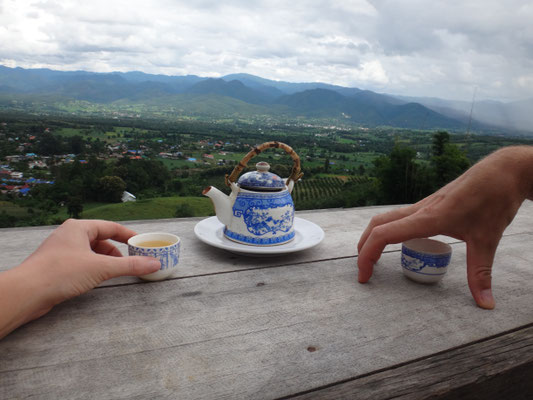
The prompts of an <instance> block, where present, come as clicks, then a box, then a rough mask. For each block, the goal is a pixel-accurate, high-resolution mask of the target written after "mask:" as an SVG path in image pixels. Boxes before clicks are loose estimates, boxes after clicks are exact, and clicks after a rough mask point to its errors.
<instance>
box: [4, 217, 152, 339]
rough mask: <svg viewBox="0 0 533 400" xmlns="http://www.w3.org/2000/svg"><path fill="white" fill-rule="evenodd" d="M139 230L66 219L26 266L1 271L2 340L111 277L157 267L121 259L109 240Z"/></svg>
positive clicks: (140, 260) (139, 260)
mask: <svg viewBox="0 0 533 400" xmlns="http://www.w3.org/2000/svg"><path fill="white" fill-rule="evenodd" d="M135 234H136V233H135V232H134V231H132V230H130V229H128V228H126V227H124V226H122V225H120V224H117V223H115V222H109V221H99V220H81V221H80V220H67V221H66V222H65V223H64V224H63V225H61V226H60V227H58V228H57V229H56V230H55V231H53V232H52V234H51V235H50V236H49V237H48V238H47V239H46V240H45V241H44V242H43V243H42V244H41V246H40V247H39V248H38V249H37V250H36V251H35V252H34V253H33V254H31V255H30V256H29V257H28V258H27V259H26V260H24V261H23V262H22V264H20V265H19V266H18V267H16V268H13V269H11V270H8V271H6V272H3V273H2V274H0V311H1V312H0V338H1V337H3V336H5V335H6V334H7V333H9V332H10V331H11V330H13V329H15V328H16V327H18V326H20V325H22V324H24V323H26V322H28V321H31V320H33V319H35V318H38V317H40V316H42V315H44V314H46V313H47V312H48V311H50V309H52V307H53V306H54V305H56V304H58V303H60V302H62V301H64V300H67V299H70V298H72V297H75V296H78V295H80V294H82V293H85V292H87V291H89V290H91V289H92V288H94V287H96V286H97V285H99V284H100V283H101V282H103V281H105V280H107V279H110V278H113V277H117V276H122V275H133V276H138V275H145V274H149V273H152V272H155V271H157V270H158V269H159V268H160V263H159V261H158V260H156V259H154V258H151V257H140V256H135V257H122V254H121V253H120V251H119V250H118V249H117V248H116V247H115V246H114V245H113V244H112V243H111V242H109V241H108V239H112V240H115V241H118V242H122V243H126V242H127V240H128V239H129V238H130V237H132V236H133V235H135Z"/></svg>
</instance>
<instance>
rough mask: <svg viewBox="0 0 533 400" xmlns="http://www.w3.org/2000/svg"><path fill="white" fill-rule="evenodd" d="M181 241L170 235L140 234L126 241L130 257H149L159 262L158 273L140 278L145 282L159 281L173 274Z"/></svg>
mask: <svg viewBox="0 0 533 400" xmlns="http://www.w3.org/2000/svg"><path fill="white" fill-rule="evenodd" d="M180 245H181V239H180V238H179V237H178V236H176V235H173V234H171V233H163V232H154V233H141V234H139V235H135V236H132V237H131V238H129V240H128V254H129V255H130V256H149V257H154V258H157V259H158V260H159V261H160V262H161V268H160V269H159V271H156V272H152V273H151V274H147V275H142V276H140V278H141V279H144V280H147V281H159V280H163V279H166V278H168V277H169V276H170V275H172V273H173V272H175V270H176V268H177V266H178V263H179V256H180Z"/></svg>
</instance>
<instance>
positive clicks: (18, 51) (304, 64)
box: [0, 0, 533, 101]
mask: <svg viewBox="0 0 533 400" xmlns="http://www.w3.org/2000/svg"><path fill="white" fill-rule="evenodd" d="M532 21H533V2H532V1H531V0H309V1H300V0H290V1H287V0H259V1H256V0H223V1H222V0H186V1H181V0H150V1H146V0H91V1H87V0H84V1H71V0H49V1H48V0H0V64H2V65H5V66H9V67H15V66H19V67H24V68H35V67H47V68H52V69H60V70H78V69H81V70H88V71H96V72H110V71H132V70H137V71H143V72H147V73H160V74H167V75H184V74H194V75H200V76H212V77H217V76H223V75H225V74H229V73H237V72H246V73H250V74H254V75H259V76H262V77H264V78H269V79H276V80H286V81H291V82H309V81H320V82H327V83H333V84H339V85H343V86H351V87H359V88H362V89H370V90H375V91H379V92H385V93H392V94H403V95H412V96H435V97H442V98H447V99H462V100H471V99H472V96H473V93H474V91H475V90H477V94H476V98H477V99H498V100H504V101H505V100H517V99H525V98H532V97H533V22H532ZM476 88H477V89H476Z"/></svg>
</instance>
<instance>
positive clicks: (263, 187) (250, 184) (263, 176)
mask: <svg viewBox="0 0 533 400" xmlns="http://www.w3.org/2000/svg"><path fill="white" fill-rule="evenodd" d="M255 167H256V168H257V171H250V172H247V173H245V174H243V175H242V176H241V177H240V178H239V180H238V181H237V183H238V184H239V186H240V187H241V188H243V189H250V190H258V191H279V190H282V189H284V188H285V181H284V180H283V179H282V178H280V177H279V176H278V175H276V174H274V173H272V172H268V170H269V169H270V165H269V164H268V163H267V162H264V161H261V162H258V163H257V164H255Z"/></svg>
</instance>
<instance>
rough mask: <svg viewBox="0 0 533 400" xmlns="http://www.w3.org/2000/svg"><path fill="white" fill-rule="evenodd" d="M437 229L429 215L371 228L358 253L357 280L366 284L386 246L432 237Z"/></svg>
mask: <svg viewBox="0 0 533 400" xmlns="http://www.w3.org/2000/svg"><path fill="white" fill-rule="evenodd" d="M438 233H439V227H438V225H437V224H436V223H435V221H434V219H433V218H432V217H431V216H430V215H429V214H420V213H415V214H412V215H410V216H407V217H405V218H402V219H399V220H395V221H392V222H389V223H386V224H382V225H379V226H377V227H375V228H373V229H372V230H371V232H370V234H369V235H368V238H367V239H366V241H365V243H364V245H363V246H362V248H361V251H360V252H359V256H358V259H357V265H358V267H359V274H358V280H359V282H360V283H365V282H367V281H368V280H369V279H370V277H371V276H372V272H373V267H374V264H375V263H376V262H377V261H378V260H379V258H380V257H381V253H382V252H383V249H384V248H385V246H386V245H388V244H392V243H401V242H403V241H405V240H409V239H414V238H421V237H428V236H434V235H437V234H438Z"/></svg>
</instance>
